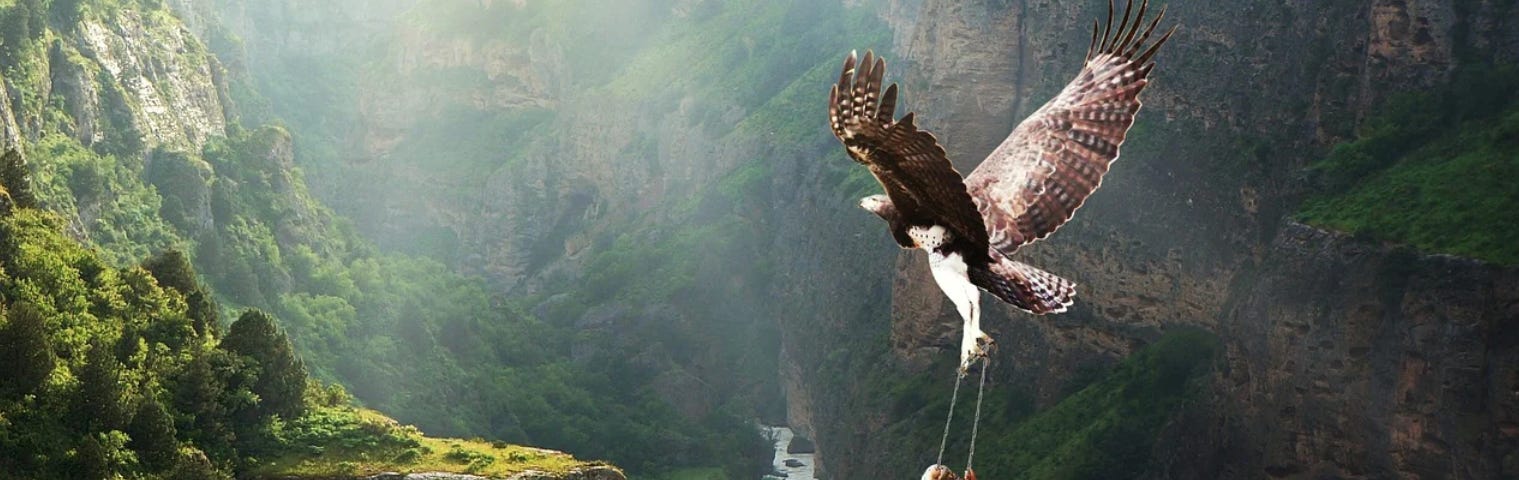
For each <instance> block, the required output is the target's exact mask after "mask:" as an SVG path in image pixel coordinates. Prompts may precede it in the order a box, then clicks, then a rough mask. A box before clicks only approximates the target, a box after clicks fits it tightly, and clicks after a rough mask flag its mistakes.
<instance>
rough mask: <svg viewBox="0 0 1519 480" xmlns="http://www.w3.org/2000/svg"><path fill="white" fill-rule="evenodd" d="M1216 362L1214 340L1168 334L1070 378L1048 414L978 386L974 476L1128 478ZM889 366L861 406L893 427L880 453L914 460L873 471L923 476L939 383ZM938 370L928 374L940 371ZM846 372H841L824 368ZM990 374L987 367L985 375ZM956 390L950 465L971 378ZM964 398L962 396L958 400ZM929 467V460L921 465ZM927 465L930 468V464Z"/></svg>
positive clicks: (935, 443) (943, 401) (897, 460)
mask: <svg viewBox="0 0 1519 480" xmlns="http://www.w3.org/2000/svg"><path fill="white" fill-rule="evenodd" d="M1217 353H1218V346H1217V339H1215V338H1214V337H1213V336H1212V335H1211V334H1209V333H1206V332H1203V331H1200V330H1194V329H1178V330H1174V331H1171V332H1168V333H1167V334H1165V335H1164V336H1162V337H1161V338H1160V339H1159V340H1156V341H1155V342H1154V343H1151V344H1150V345H1147V346H1145V347H1144V348H1142V349H1140V350H1139V351H1137V352H1135V353H1134V354H1133V355H1130V356H1129V357H1128V358H1125V359H1124V360H1123V361H1122V362H1119V364H1118V365H1116V366H1114V367H1112V368H1111V369H1108V370H1094V371H1091V372H1089V373H1088V374H1086V375H1078V376H1077V377H1078V378H1076V379H1074V383H1073V384H1072V385H1071V386H1070V387H1071V391H1072V393H1070V394H1069V395H1066V396H1065V397H1064V398H1062V399H1060V401H1059V402H1058V403H1056V404H1054V405H1052V406H1050V407H1048V408H1044V409H1042V410H1037V411H1036V409H1035V408H1034V402H1033V398H1032V396H1031V392H1030V391H1028V390H1027V389H1026V388H1024V387H1021V386H1018V385H997V384H992V385H989V386H988V387H987V390H986V396H985V400H986V403H985V404H984V405H982V417H981V425H980V439H979V440H978V442H977V445H976V464H975V465H976V471H977V473H978V474H979V475H981V476H984V477H986V478H1015V479H1024V478H1028V479H1035V478H1037V479H1081V478H1111V479H1116V478H1136V477H1139V476H1141V475H1142V474H1143V473H1145V472H1146V468H1147V463H1148V462H1149V461H1150V459H1151V458H1152V453H1153V452H1152V450H1151V447H1152V446H1153V445H1154V442H1155V441H1156V438H1158V436H1159V434H1160V432H1161V430H1162V429H1163V428H1164V427H1166V425H1167V424H1168V423H1169V422H1170V421H1171V420H1172V418H1173V417H1174V416H1175V415H1177V414H1178V413H1179V412H1181V411H1182V410H1183V409H1184V408H1185V407H1186V406H1187V405H1189V404H1190V403H1191V402H1193V401H1196V400H1197V399H1198V398H1199V397H1198V395H1199V394H1200V392H1202V391H1203V390H1202V388H1203V385H1202V384H1201V383H1200V382H1201V381H1202V379H1204V378H1206V377H1205V376H1206V374H1207V372H1209V371H1210V370H1211V368H1212V367H1213V365H1214V361H1215V359H1216V355H1217ZM889 363H890V362H877V364H878V366H875V367H871V368H875V369H880V368H885V369H888V370H892V371H878V372H873V373H872V374H870V375H867V376H866V378H868V379H869V380H867V381H866V382H865V384H864V385H863V386H862V390H861V392H862V393H863V394H862V395H860V397H861V398H878V399H880V401H883V402H888V405H887V406H886V410H885V411H889V412H891V418H896V419H900V420H898V421H896V422H895V423H893V424H891V425H889V426H887V427H886V428H885V430H884V432H883V434H884V435H885V437H886V438H888V439H889V441H888V442H886V444H887V448H888V449H889V450H890V451H895V452H915V453H916V454H917V456H903V457H894V458H890V459H885V461H886V462H887V463H888V465H886V466H884V467H883V468H881V469H879V471H903V472H907V471H914V470H915V469H921V468H923V465H925V463H924V462H925V458H924V457H923V455H928V454H931V453H932V452H936V451H937V450H938V448H939V438H940V433H941V432H942V431H943V429H944V412H945V409H947V408H949V402H950V392H949V391H948V386H947V385H946V383H947V380H946V379H945V378H944V377H943V376H942V375H934V374H930V373H925V374H919V375H914V376H903V375H902V374H901V372H900V371H897V370H896V369H893V368H892V367H890V366H889V365H888V364H889ZM950 363H951V362H939V364H938V365H936V366H935V367H933V368H931V369H929V372H945V371H950V370H951V369H952V366H951V364H950ZM830 365H831V366H832V367H837V368H848V367H847V366H845V365H833V364H830ZM993 368H994V369H995V367H993ZM964 381H965V382H966V383H965V385H962V388H961V390H962V391H961V392H960V393H961V398H960V402H959V406H958V407H959V409H958V411H957V415H956V419H955V422H956V427H955V429H954V430H953V431H952V434H951V437H950V441H949V445H948V447H947V449H946V456H948V458H947V459H946V460H947V461H949V462H951V464H952V465H958V464H960V462H963V459H962V457H961V455H964V454H965V452H966V451H967V448H969V444H968V442H967V437H968V433H969V430H968V429H969V427H968V423H964V422H969V421H970V420H969V418H970V412H971V408H973V407H972V404H973V403H974V402H973V401H968V400H973V399H974V396H973V393H974V392H975V390H974V389H975V383H974V382H975V381H976V377H975V374H972V375H971V376H970V377H967V378H966V379H965V380H964ZM967 392H971V393H970V394H967ZM927 460H931V458H929V459H927ZM930 463H931V462H930Z"/></svg>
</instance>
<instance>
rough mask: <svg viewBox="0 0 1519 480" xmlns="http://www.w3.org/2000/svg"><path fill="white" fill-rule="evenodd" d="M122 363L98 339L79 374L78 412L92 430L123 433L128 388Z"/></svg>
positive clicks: (79, 416) (91, 346) (91, 347)
mask: <svg viewBox="0 0 1519 480" xmlns="http://www.w3.org/2000/svg"><path fill="white" fill-rule="evenodd" d="M121 368H122V367H121V362H118V361H116V355H114V354H113V353H112V352H111V348H110V347H107V346H106V344H105V342H103V341H101V340H98V339H97V340H96V341H95V342H93V343H91V344H90V351H89V353H87V354H85V358H84V369H83V370H82V371H81V372H80V373H79V396H78V397H76V404H75V405H76V408H77V410H76V413H77V415H78V417H76V418H79V419H80V420H81V421H83V422H84V424H85V426H86V427H87V428H88V429H89V430H91V431H97V432H103V431H108V430H120V429H121V428H122V427H123V426H125V425H126V423H127V418H128V417H127V416H128V413H129V412H128V411H127V401H126V398H125V397H126V388H125V387H124V386H123V385H122V384H121Z"/></svg>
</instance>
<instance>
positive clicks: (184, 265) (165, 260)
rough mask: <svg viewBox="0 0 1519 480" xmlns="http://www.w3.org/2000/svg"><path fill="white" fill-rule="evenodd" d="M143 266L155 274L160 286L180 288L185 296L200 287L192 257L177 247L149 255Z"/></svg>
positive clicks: (154, 276)
mask: <svg viewBox="0 0 1519 480" xmlns="http://www.w3.org/2000/svg"><path fill="white" fill-rule="evenodd" d="M142 268H144V269H146V270H147V271H148V273H151V274H153V278H154V279H156V280H158V285H159V286H161V287H165V288H172V289H175V290H178V291H179V293H182V294H184V295H185V296H189V295H190V292H193V291H195V290H199V289H200V281H199V280H196V278H195V267H193V266H191V265H190V259H188V258H185V254H184V252H181V251H179V249H177V248H171V249H168V250H164V251H162V252H159V253H158V254H157V255H154V256H152V257H149V258H148V259H147V260H146V261H144V262H142Z"/></svg>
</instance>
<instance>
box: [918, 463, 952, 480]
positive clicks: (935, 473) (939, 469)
mask: <svg viewBox="0 0 1519 480" xmlns="http://www.w3.org/2000/svg"><path fill="white" fill-rule="evenodd" d="M922 480H958V477H956V476H955V472H954V471H953V470H950V469H949V467H946V466H943V465H934V466H931V467H928V470H924V471H923V478H922Z"/></svg>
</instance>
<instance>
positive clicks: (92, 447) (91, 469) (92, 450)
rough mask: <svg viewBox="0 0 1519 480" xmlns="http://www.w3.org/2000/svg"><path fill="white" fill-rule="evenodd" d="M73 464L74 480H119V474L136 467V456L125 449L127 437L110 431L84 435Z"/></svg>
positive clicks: (118, 432)
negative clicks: (81, 479)
mask: <svg viewBox="0 0 1519 480" xmlns="http://www.w3.org/2000/svg"><path fill="white" fill-rule="evenodd" d="M74 462H75V468H76V469H77V471H76V472H75V476H74V478H89V479H92V480H93V479H97V478H98V479H102V480H105V479H110V478H121V477H120V474H121V473H123V472H129V471H131V470H132V469H133V468H134V467H135V466H136V465H137V455H136V454H134V453H132V451H131V450H128V449H127V435H126V434H125V433H122V432H120V431H116V430H112V431H109V432H104V433H92V434H87V435H85V436H84V440H82V441H80V442H79V450H78V451H77V452H76V453H75V456H74Z"/></svg>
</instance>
